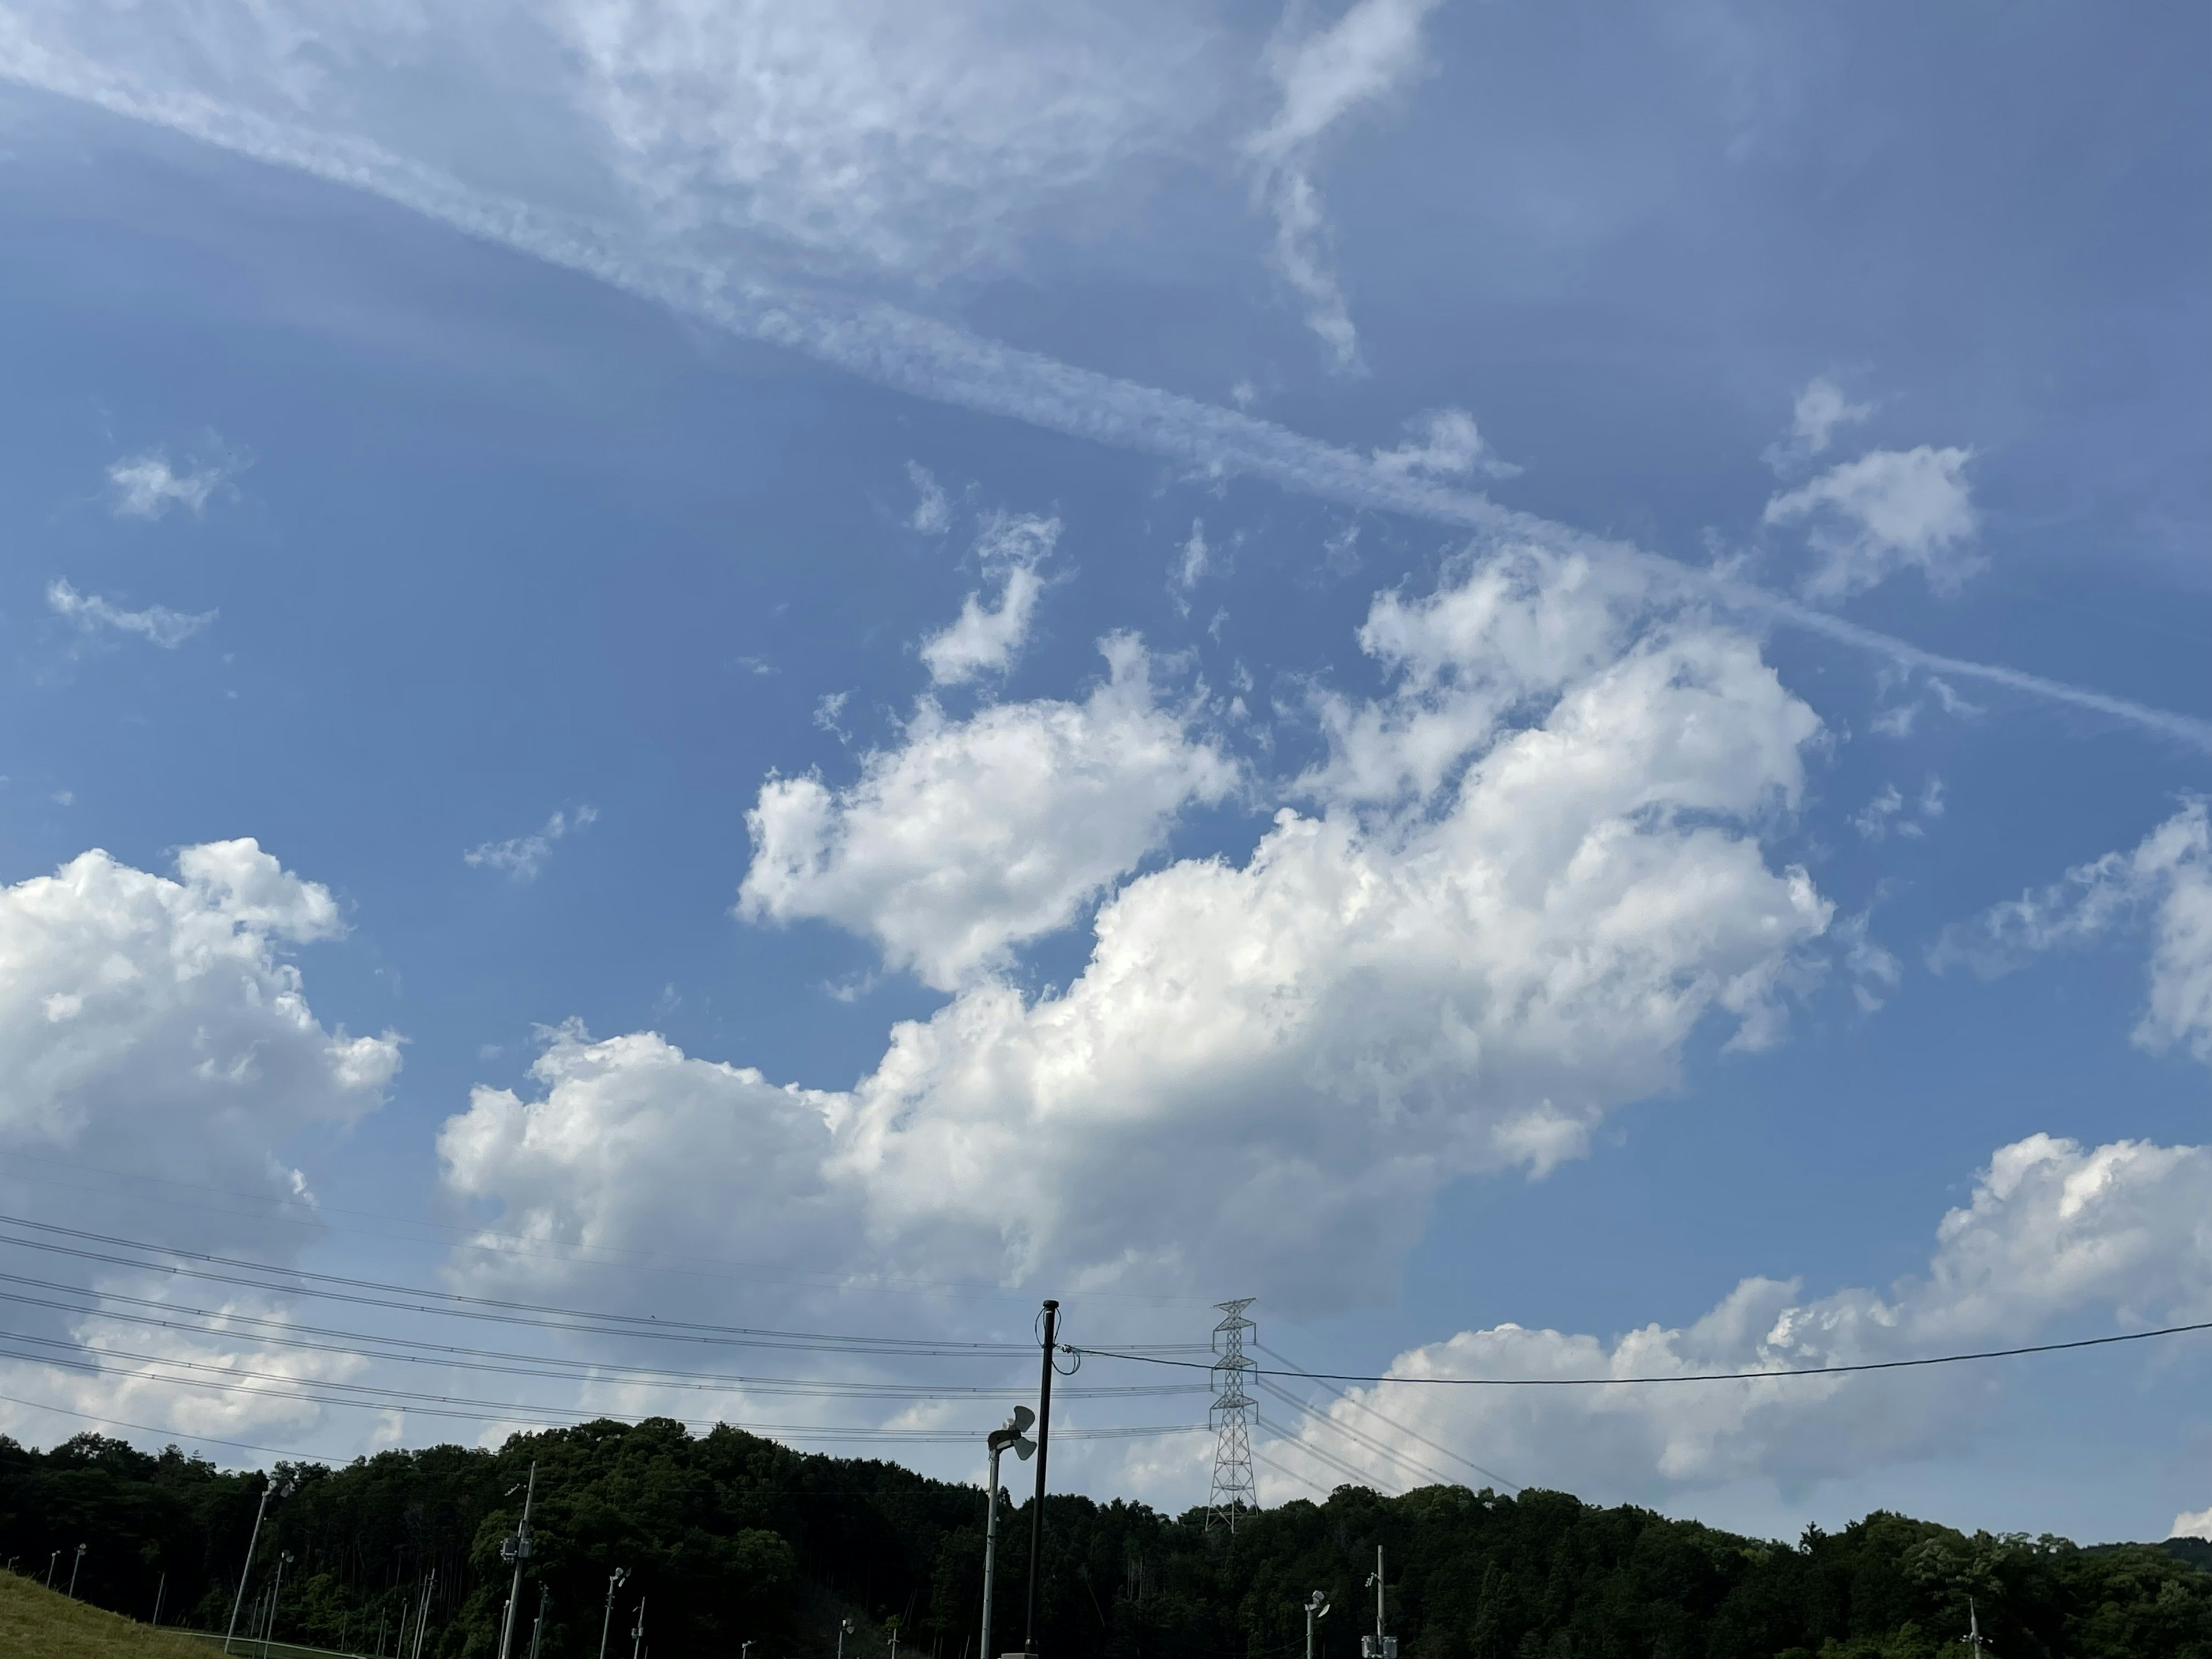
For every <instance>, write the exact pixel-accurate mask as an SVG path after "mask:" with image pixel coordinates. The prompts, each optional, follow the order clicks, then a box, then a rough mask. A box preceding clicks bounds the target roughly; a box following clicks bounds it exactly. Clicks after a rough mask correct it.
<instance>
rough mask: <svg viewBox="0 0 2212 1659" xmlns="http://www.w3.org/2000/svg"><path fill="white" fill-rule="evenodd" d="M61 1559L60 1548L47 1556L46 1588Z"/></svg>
mask: <svg viewBox="0 0 2212 1659" xmlns="http://www.w3.org/2000/svg"><path fill="white" fill-rule="evenodd" d="M60 1559H62V1553H61V1552H60V1551H59V1550H56V1551H55V1552H54V1553H52V1555H50V1556H48V1557H47V1558H46V1588H47V1589H52V1588H53V1587H54V1565H55V1563H57V1562H58V1561H59V1560H60ZM238 1593H239V1594H240V1595H245V1594H246V1591H245V1590H244V1589H240V1591H239V1592H238Z"/></svg>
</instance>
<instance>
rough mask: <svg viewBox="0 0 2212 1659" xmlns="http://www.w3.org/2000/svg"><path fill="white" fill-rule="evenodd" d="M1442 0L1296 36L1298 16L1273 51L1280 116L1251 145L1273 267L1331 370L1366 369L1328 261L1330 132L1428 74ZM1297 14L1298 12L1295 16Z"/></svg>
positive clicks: (1361, 15) (1358, 12)
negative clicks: (1323, 186)
mask: <svg viewBox="0 0 2212 1659" xmlns="http://www.w3.org/2000/svg"><path fill="white" fill-rule="evenodd" d="M1436 7H1437V0H1354V3H1353V5H1352V8H1351V9H1349V10H1348V11H1346V13H1345V14H1344V15H1342V16H1341V17H1340V18H1338V19H1337V20H1336V21H1335V22H1334V23H1332V24H1330V25H1329V26H1328V27H1326V28H1322V29H1316V30H1314V31H1313V32H1312V33H1308V34H1304V35H1300V36H1295V37H1294V36H1292V35H1291V33H1289V32H1288V31H1289V26H1290V22H1291V17H1285V20H1284V28H1283V29H1282V30H1280V31H1279V32H1278V33H1277V35H1276V37H1275V39H1274V40H1273V41H1272V42H1270V43H1269V46H1268V48H1267V58H1266V64H1267V74H1268V76H1269V78H1270V79H1272V80H1273V82H1274V83H1275V88H1276V91H1277V93H1278V94H1279V103H1278V105H1277V106H1276V110H1275V113H1274V116H1273V118H1272V119H1270V120H1269V121H1268V122H1267V125H1265V126H1262V127H1261V128H1259V129H1258V130H1257V131H1254V132H1253V133H1251V134H1250V135H1249V137H1246V139H1245V140H1244V152H1245V154H1246V155H1247V156H1249V158H1250V159H1251V161H1253V162H1254V163H1255V166H1256V167H1257V169H1258V185H1257V188H1258V191H1259V194H1260V197H1261V201H1262V202H1264V203H1265V204H1266V205H1267V210H1268V212H1269V213H1271V214H1272V215H1273V216H1274V220H1275V248H1274V254H1275V265H1276V268H1277V269H1278V270H1280V271H1281V272H1282V275H1283V278H1284V280H1285V282H1287V283H1290V285H1291V288H1292V289H1294V290H1295V291H1296V292H1297V295H1298V297H1299V298H1300V299H1301V300H1303V301H1304V302H1305V312H1306V326H1307V327H1309V328H1310V329H1311V330H1312V331H1314V332H1315V333H1316V335H1318V336H1319V337H1320V338H1321V342H1322V345H1323V346H1324V347H1326V348H1327V349H1328V360H1329V362H1330V363H1331V365H1332V366H1333V367H1334V368H1337V369H1338V370H1339V371H1341V372H1350V371H1352V370H1354V369H1357V368H1358V367H1359V331H1358V329H1357V328H1356V327H1355V326H1354V325H1353V324H1352V311H1351V307H1350V306H1349V304H1348V303H1347V302H1346V299H1345V295H1344V289H1343V285H1342V284H1341V283H1340V281H1339V280H1338V278H1337V275H1336V270H1335V268H1334V263H1333V262H1332V260H1331V259H1330V258H1329V252H1330V249H1329V242H1330V233H1329V228H1328V220H1327V218H1326V216H1324V214H1323V212H1322V200H1321V192H1320V191H1319V189H1318V188H1317V187H1316V185H1315V184H1314V173H1315V169H1316V165H1317V163H1318V161H1319V159H1320V153H1321V148H1322V141H1323V139H1324V138H1326V137H1327V136H1328V133H1329V131H1330V130H1331V129H1333V128H1335V127H1338V126H1340V125H1341V124H1342V123H1343V122H1344V121H1345V120H1346V118H1348V117H1350V116H1351V115H1352V114H1353V113H1354V112H1357V111H1358V110H1359V109H1361V108H1363V107H1364V106H1369V105H1371V104H1374V103H1376V102H1377V101H1378V100H1381V99H1383V98H1384V97H1386V96H1388V95H1389V94H1390V93H1392V92H1394V91H1395V90H1396V89H1398V88H1401V87H1402V86H1404V85H1405V84H1406V83H1407V82H1408V81H1410V80H1411V79H1412V78H1413V76H1415V75H1417V74H1419V72H1420V71H1421V70H1423V69H1425V67H1426V66H1427V61H1428V60H1427V58H1426V56H1425V51H1424V47H1423V42H1422V39H1421V25H1422V24H1423V22H1424V21H1426V19H1427V17H1428V15H1429V14H1430V13H1431V11H1433V10H1435V9H1436ZM1297 15H1299V12H1298V10H1297V9H1295V8H1294V9H1293V11H1292V13H1291V16H1293V17H1294V16H1297Z"/></svg>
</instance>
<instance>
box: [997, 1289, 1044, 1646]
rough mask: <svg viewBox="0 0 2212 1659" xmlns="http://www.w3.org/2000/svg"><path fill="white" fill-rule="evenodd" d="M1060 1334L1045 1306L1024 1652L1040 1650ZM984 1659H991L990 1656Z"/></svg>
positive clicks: (1038, 1389)
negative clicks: (1048, 1463)
mask: <svg viewBox="0 0 2212 1659" xmlns="http://www.w3.org/2000/svg"><path fill="white" fill-rule="evenodd" d="M1059 1333H1060V1304H1059V1303H1057V1302H1053V1301H1048V1302H1046V1304H1044V1375H1043V1376H1042V1377H1040V1378H1039V1379H1038V1382H1037V1437H1036V1438H1037V1454H1036V1466H1037V1472H1036V1499H1035V1505H1036V1506H1035V1507H1034V1508H1033V1509H1031V1510H1030V1595H1029V1617H1028V1620H1027V1621H1026V1623H1025V1626H1024V1632H1023V1635H1022V1651H1023V1652H1024V1653H1035V1652H1036V1650H1037V1622H1036V1621H1037V1577H1038V1574H1039V1573H1040V1572H1041V1571H1042V1567H1043V1562H1044V1466H1045V1459H1046V1457H1047V1456H1048V1455H1049V1454H1050V1452H1051V1449H1052V1442H1051V1435H1052V1348H1053V1342H1054V1339H1055V1338H1056V1337H1057V1336H1058V1335H1059ZM982 1659H991V1656H989V1655H988V1654H986V1655H984V1656H982Z"/></svg>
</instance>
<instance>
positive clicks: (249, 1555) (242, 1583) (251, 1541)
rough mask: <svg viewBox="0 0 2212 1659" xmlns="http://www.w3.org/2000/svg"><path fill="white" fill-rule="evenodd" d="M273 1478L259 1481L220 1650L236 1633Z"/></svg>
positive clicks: (267, 1506) (227, 1647)
mask: <svg viewBox="0 0 2212 1659" xmlns="http://www.w3.org/2000/svg"><path fill="white" fill-rule="evenodd" d="M275 1487H276V1482H275V1481H274V1480H264V1481H263V1482H262V1483H261V1504H260V1507H259V1508H258V1509H256V1510H254V1511H253V1534H252V1537H250V1538H248V1539H247V1540H246V1565H245V1566H244V1567H243V1568H241V1569H240V1571H239V1575H238V1600H236V1601H233V1602H232V1603H231V1604H230V1628H229V1629H228V1630H227V1631H225V1632H223V1637H222V1650H223V1651H224V1652H225V1653H228V1652H229V1651H230V1638H232V1637H234V1636H235V1635H237V1634H238V1613H239V1609H240V1608H241V1607H244V1606H245V1605H246V1579H247V1578H248V1577H250V1576H251V1575H252V1571H253V1547H254V1546H255V1545H256V1544H258V1543H259V1542H260V1541H261V1517H262V1516H263V1515H264V1514H265V1513H267V1511H268V1509H269V1494H270V1492H271V1491H273V1490H274V1489H275Z"/></svg>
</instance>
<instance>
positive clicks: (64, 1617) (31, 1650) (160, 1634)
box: [0, 1572, 275, 1659]
mask: <svg viewBox="0 0 2212 1659" xmlns="http://www.w3.org/2000/svg"><path fill="white" fill-rule="evenodd" d="M210 1651H219V1650H211V1649H210V1645H209V1644H207V1643H206V1642H204V1641H195V1640H194V1639H192V1638H190V1637H187V1636H172V1635H170V1634H169V1633H167V1632H164V1631H152V1630H149V1629H147V1628H146V1626H143V1625H141V1624H138V1623H137V1622H136V1621H134V1620H129V1619H125V1618H123V1617H121V1616H120V1615H118V1614H116V1613H103V1612H102V1611H101V1610H100V1608H98V1607H88V1606H86V1605H85V1604H84V1603H83V1602H82V1601H70V1599H69V1597H67V1596H66V1595H62V1594H61V1592H59V1591H58V1590H50V1589H46V1588H45V1587H44V1586H43V1585H41V1584H39V1583H34V1582H33V1581H32V1580H30V1579H28V1578H23V1577H18V1576H17V1575H15V1574H14V1573H11V1572H10V1573H0V1654H9V1655H11V1656H12V1655H18V1654H20V1655H23V1656H30V1655H36V1656H38V1659H208V1656H209V1654H210ZM257 1651H258V1650H257ZM274 1655H275V1650H271V1659H274Z"/></svg>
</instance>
